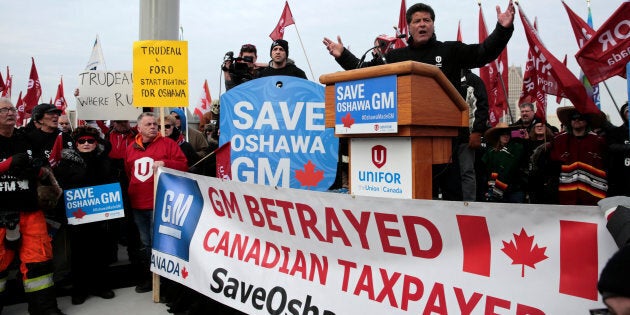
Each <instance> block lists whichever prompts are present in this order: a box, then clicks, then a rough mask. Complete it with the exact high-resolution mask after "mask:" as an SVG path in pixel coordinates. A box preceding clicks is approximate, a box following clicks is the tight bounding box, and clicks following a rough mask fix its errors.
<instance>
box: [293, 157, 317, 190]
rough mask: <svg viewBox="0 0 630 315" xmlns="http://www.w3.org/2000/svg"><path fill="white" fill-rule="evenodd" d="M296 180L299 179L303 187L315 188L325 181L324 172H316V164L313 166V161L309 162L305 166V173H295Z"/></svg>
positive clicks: (300, 171)
mask: <svg viewBox="0 0 630 315" xmlns="http://www.w3.org/2000/svg"><path fill="white" fill-rule="evenodd" d="M295 178H297V180H298V181H299V182H300V184H301V185H302V186H307V187H309V186H311V187H315V186H317V183H319V182H320V181H321V180H322V179H324V171H322V170H319V171H315V164H313V162H311V160H308V162H307V163H306V164H304V171H302V170H296V171H295Z"/></svg>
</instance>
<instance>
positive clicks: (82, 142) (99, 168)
mask: <svg viewBox="0 0 630 315" xmlns="http://www.w3.org/2000/svg"><path fill="white" fill-rule="evenodd" d="M72 138H73V139H75V148H74V149H65V150H63V151H62V152H61V161H60V162H59V165H58V166H57V167H56V168H55V175H56V177H57V180H58V181H59V184H60V185H61V187H63V189H64V190H66V189H71V188H81V187H90V186H97V185H102V184H108V183H112V182H114V181H115V180H116V179H115V178H114V177H113V176H112V172H111V167H110V166H111V163H110V160H109V157H108V156H107V155H108V153H109V152H108V151H109V148H108V146H106V145H105V144H106V142H105V141H103V140H102V139H101V137H100V133H99V131H98V130H97V129H96V128H93V127H91V126H79V127H77V128H76V129H75V130H74V131H73V132H72ZM77 198H80V197H77ZM87 198H88V197H85V198H84V199H87ZM68 233H69V240H70V268H71V282H72V293H71V295H72V304H74V305H77V304H83V302H85V300H86V299H87V297H88V294H91V295H94V296H99V297H101V298H103V299H111V298H113V297H114V295H115V294H114V291H112V290H111V285H110V284H109V283H108V279H107V266H108V264H109V263H110V262H111V260H110V259H109V258H110V257H109V256H110V255H109V253H110V252H109V251H108V249H110V248H112V246H113V245H114V244H115V242H114V241H113V235H111V233H110V232H109V229H108V221H96V222H90V223H84V224H80V225H68Z"/></svg>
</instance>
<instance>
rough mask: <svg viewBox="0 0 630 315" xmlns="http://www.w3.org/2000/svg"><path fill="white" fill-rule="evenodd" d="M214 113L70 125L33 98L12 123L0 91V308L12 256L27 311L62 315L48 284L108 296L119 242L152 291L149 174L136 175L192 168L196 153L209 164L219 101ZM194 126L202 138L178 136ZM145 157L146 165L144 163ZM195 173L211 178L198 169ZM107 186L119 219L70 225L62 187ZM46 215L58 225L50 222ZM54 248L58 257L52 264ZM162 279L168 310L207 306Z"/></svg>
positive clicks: (74, 294) (13, 114)
mask: <svg viewBox="0 0 630 315" xmlns="http://www.w3.org/2000/svg"><path fill="white" fill-rule="evenodd" d="M214 112H215V113H216V114H214V113H212V112H211V113H208V115H207V116H204V118H205V122H204V124H203V125H201V126H200V128H199V129H201V130H197V129H194V128H186V127H187V126H188V124H187V123H186V120H185V116H184V112H183V111H182V110H179V109H174V110H173V111H172V112H171V113H170V114H169V115H166V116H165V117H164V121H165V124H164V125H163V127H164V129H165V130H160V129H161V126H160V125H159V124H158V121H159V120H160V117H157V116H156V115H155V114H154V113H153V112H144V113H142V114H141V115H140V116H139V117H138V119H137V121H127V120H116V121H111V122H110V124H106V123H104V122H98V124H96V123H93V124H92V122H90V124H88V123H86V124H85V125H80V126H74V128H73V126H72V123H71V122H70V121H69V120H68V117H67V116H65V115H62V112H61V110H59V109H57V108H56V107H55V106H54V105H52V104H39V105H37V106H35V108H34V109H33V110H32V116H31V117H32V119H31V120H30V122H29V123H28V124H27V125H26V126H25V127H21V128H16V121H17V109H16V108H15V106H14V104H13V103H12V102H11V100H10V99H8V98H0V131H1V132H0V184H1V185H3V187H7V189H2V190H0V196H2V200H3V205H2V206H0V210H1V211H0V286H1V287H0V299H2V300H0V311H1V307H2V306H3V305H6V304H12V302H14V301H10V300H7V299H8V298H9V297H11V296H16V292H10V293H9V292H6V290H5V289H6V287H7V282H8V280H9V272H10V270H11V268H12V267H13V266H14V264H15V261H16V260H15V259H14V257H16V256H17V257H19V258H20V260H19V261H20V263H21V266H20V267H19V277H18V278H16V279H21V282H22V285H21V286H22V287H23V289H24V292H25V297H26V301H27V303H28V308H29V313H30V314H63V313H62V312H61V311H60V310H59V308H58V307H57V302H56V295H57V294H58V292H59V290H56V288H55V282H57V283H68V284H69V285H70V289H69V292H70V295H71V302H72V304H74V305H78V304H82V303H84V302H85V300H86V299H88V298H90V296H95V297H100V298H103V299H113V298H115V293H114V291H113V290H112V289H113V288H114V285H115V284H114V282H115V281H117V280H119V281H121V282H125V281H124V280H123V279H112V278H110V277H109V275H111V273H110V272H108V267H109V266H110V265H112V264H113V263H115V262H116V261H117V260H118V247H119V245H122V246H125V247H126V248H127V254H128V258H129V262H130V265H131V266H132V268H131V270H132V272H133V273H136V274H135V275H134V278H136V279H137V283H136V284H137V286H136V288H135V289H136V292H138V293H144V292H148V291H151V290H152V283H151V277H150V269H149V264H150V248H151V235H152V233H151V222H152V220H151V217H152V215H153V176H148V177H146V176H144V175H146V174H144V173H143V172H145V171H147V170H148V171H150V172H151V173H152V172H154V171H155V170H156V169H157V167H160V166H166V167H170V168H174V169H178V170H182V171H191V169H190V166H193V165H194V164H195V163H197V162H198V161H200V160H201V159H204V158H205V160H207V161H211V160H212V158H208V157H207V155H208V153H210V152H211V151H209V150H210V149H212V150H214V149H216V147H217V143H218V142H217V140H218V138H217V137H218V133H217V132H218V130H217V129H218V128H216V122H217V121H218V116H216V115H218V107H217V110H215V111H214ZM213 115H214V116H213ZM179 121H182V122H181V124H177V122H179ZM201 131H204V132H201ZM206 131H210V132H206ZM195 132H196V134H197V135H199V136H200V137H201V138H196V139H197V141H195V142H192V143H189V142H188V141H186V135H191V134H193V133H195ZM193 144H194V146H193ZM147 161H148V164H150V165H144V164H143V163H145V162H147ZM200 164H202V165H213V164H211V163H210V164H209V163H200ZM194 171H195V172H197V173H199V174H204V175H212V174H211V173H212V172H210V171H208V169H207V168H204V167H197V168H195V169H194ZM139 174H140V175H142V176H144V177H142V178H139V176H138V175H139ZM47 179H48V182H47V183H48V185H49V187H54V188H55V189H54V190H52V191H51V192H50V193H49V195H48V196H47V197H46V196H44V197H42V194H43V192H42V191H43V190H41V189H38V187H40V186H41V185H42V183H43V182H45V181H46V180H47ZM51 180H52V181H51ZM108 183H120V185H121V192H122V197H123V203H124V208H125V216H124V218H119V219H111V220H105V221H97V222H90V223H85V224H79V225H69V224H68V217H67V215H66V210H65V203H64V201H63V198H64V197H63V195H62V194H61V192H62V190H66V189H73V188H81V187H91V186H97V185H102V184H108ZM47 187H48V186H47ZM9 188H11V189H9ZM6 201H10V202H6ZM47 221H48V222H49V223H50V222H53V223H55V224H58V226H59V228H57V229H51V228H50V227H49V226H48V225H50V224H49V223H47ZM16 226H17V228H16ZM16 231H17V232H16ZM51 231H52V232H51ZM16 233H17V237H16V236H13V235H14V234H16ZM55 247H57V248H55ZM40 249H43V251H42V250H40ZM38 253H39V254H38ZM53 253H55V255H57V254H59V256H56V257H54V260H55V261H56V262H55V263H53ZM63 260H65V261H63ZM57 261H60V262H57ZM60 269H64V270H60ZM163 282H164V283H166V284H164V286H163V288H164V290H163V296H162V299H163V301H165V302H173V305H169V306H171V307H172V308H180V309H181V308H182V307H183V306H182V305H184V304H182V303H183V301H186V303H185V308H189V307H191V306H192V305H195V304H198V303H199V302H197V303H190V302H191V299H192V300H194V301H202V302H204V303H210V302H208V301H207V300H206V299H199V298H195V299H193V297H195V296H196V295H195V294H194V293H193V292H190V290H185V288H182V287H181V286H179V285H178V284H176V283H172V282H169V281H163ZM57 289H59V288H57ZM183 292H184V293H186V294H182V293H183ZM17 296H19V294H18V295H17ZM180 300H181V301H180ZM177 301H179V302H178V303H176V302H177ZM214 307H215V308H216V307H222V306H216V305H215V306H214Z"/></svg>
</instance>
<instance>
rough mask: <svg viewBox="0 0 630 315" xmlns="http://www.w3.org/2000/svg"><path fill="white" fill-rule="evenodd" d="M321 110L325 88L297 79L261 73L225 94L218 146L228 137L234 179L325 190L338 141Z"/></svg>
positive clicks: (334, 166) (333, 168) (334, 164)
mask: <svg viewBox="0 0 630 315" xmlns="http://www.w3.org/2000/svg"><path fill="white" fill-rule="evenodd" d="M324 110H325V106H324V88H323V87H322V86H321V85H319V84H316V83H314V82H311V81H308V80H304V79H300V78H295V77H288V76H273V77H264V78H260V79H256V80H252V81H249V82H246V83H244V84H241V85H239V86H237V87H235V88H233V89H231V90H230V91H229V92H227V93H225V94H223V95H222V96H221V115H220V123H219V126H220V130H221V136H220V138H219V144H220V145H222V144H224V143H226V142H228V141H231V170H232V179H233V180H237V181H240V182H247V183H255V184H264V185H270V186H280V187H290V188H301V189H311V190H319V191H325V190H328V188H329V187H330V186H331V185H332V184H333V182H334V180H335V175H336V173H337V154H338V151H339V141H338V139H337V138H335V136H334V132H333V130H332V128H328V129H326V128H325V124H324V123H325V122H324V119H325V115H324Z"/></svg>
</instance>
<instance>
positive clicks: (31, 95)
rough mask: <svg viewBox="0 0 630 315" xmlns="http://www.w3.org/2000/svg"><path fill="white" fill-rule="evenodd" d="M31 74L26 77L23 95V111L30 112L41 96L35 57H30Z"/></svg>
mask: <svg viewBox="0 0 630 315" xmlns="http://www.w3.org/2000/svg"><path fill="white" fill-rule="evenodd" d="M31 60H32V64H31V74H30V76H29V79H28V89H26V95H24V105H25V107H24V111H25V112H26V113H29V114H30V113H31V112H32V111H33V108H34V107H35V106H37V103H38V102H39V98H40V96H42V86H41V84H40V82H39V76H38V75H37V68H36V67H35V58H32V57H31Z"/></svg>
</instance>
